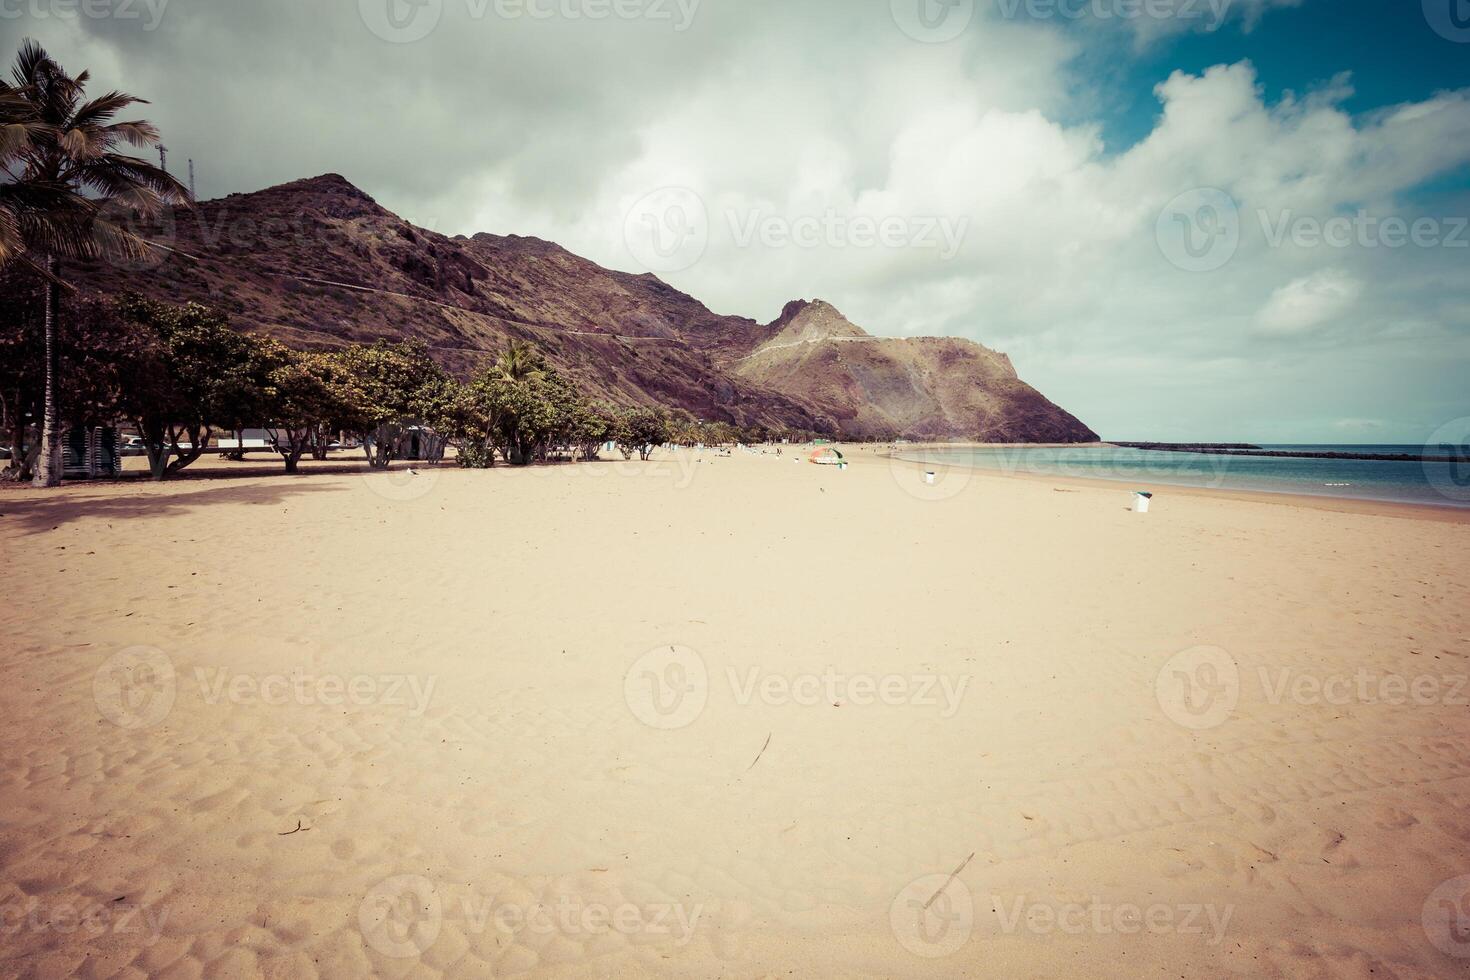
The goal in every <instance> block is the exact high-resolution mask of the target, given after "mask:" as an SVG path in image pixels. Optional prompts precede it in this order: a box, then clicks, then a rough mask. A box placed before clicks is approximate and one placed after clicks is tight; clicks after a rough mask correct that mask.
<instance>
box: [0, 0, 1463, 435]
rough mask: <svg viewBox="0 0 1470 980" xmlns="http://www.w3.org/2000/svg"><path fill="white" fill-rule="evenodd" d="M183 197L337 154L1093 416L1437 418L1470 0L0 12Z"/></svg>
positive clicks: (394, 195) (1287, 430)
mask: <svg viewBox="0 0 1470 980" xmlns="http://www.w3.org/2000/svg"><path fill="white" fill-rule="evenodd" d="M22 37H34V38H36V39H37V40H39V41H41V42H42V43H43V44H44V45H45V46H46V47H47V48H48V49H49V50H50V51H51V53H52V54H53V55H55V56H57V57H58V58H59V59H60V60H61V61H62V62H63V63H64V64H65V65H67V66H68V67H69V68H72V69H80V68H89V69H90V70H91V71H92V75H93V78H94V83H93V84H94V87H95V89H96V90H97V91H99V92H101V91H104V90H106V89H110V88H114V87H115V88H121V89H124V90H127V91H130V92H133V93H135V94H138V95H141V96H144V97H145V98H148V99H149V100H150V101H151V103H152V104H151V105H150V106H148V107H147V109H146V112H147V115H148V118H150V119H152V120H153V121H154V122H156V123H158V124H159V125H160V126H161V127H162V129H163V132H164V137H165V142H166V143H167V144H168V146H169V148H170V163H171V165H172V166H173V168H174V169H175V170H176V172H182V170H183V168H184V166H186V164H184V162H183V161H184V160H186V159H188V158H193V159H194V160H195V161H196V165H197V167H198V173H199V194H200V196H201V197H202V198H205V197H217V196H221V195H223V194H226V193H231V192H237V191H251V190H257V189H260V188H262V187H267V186H271V185H273V184H277V183H282V182H285V181H289V180H294V179H297V178H300V177H307V176H314V175H317V174H322V173H340V174H342V175H343V176H345V177H347V178H348V179H349V180H351V181H352V182H353V183H355V184H357V185H358V186H359V187H361V188H362V189H364V190H365V191H367V192H368V193H370V194H372V195H373V196H374V197H375V198H376V199H377V200H378V201H379V203H381V204H382V205H383V206H384V207H387V208H389V209H390V210H392V211H395V212H397V213H398V214H401V215H402V216H404V217H405V218H407V219H408V220H410V221H412V222H414V223H415V224H418V225H421V226H424V227H428V228H432V229H434V230H437V231H440V232H443V233H445V234H473V233H475V232H479V231H488V232H493V233H496V234H521V235H534V236H537V237H540V238H545V239H549V240H552V241H556V242H558V243H560V244H562V245H563V246H565V247H566V248H568V249H570V250H571V251H573V252H576V253H578V254H580V255H584V256H586V257H588V258H590V259H592V260H594V261H596V262H599V263H601V264H603V265H606V266H609V267H611V268H617V269H623V270H627V271H632V272H645V271H651V272H654V273H655V274H657V275H659V276H660V277H661V278H663V279H664V280H665V281H667V282H669V283H671V284H672V285H674V286H675V287H677V288H679V289H681V290H684V291H686V292H688V293H691V294H692V295H694V296H696V297H698V298H699V299H701V300H702V301H703V302H705V303H706V304H707V305H708V306H709V307H710V308H712V309H714V310H716V311H717V312H720V313H728V314H739V315H744V316H749V317H752V318H754V319H757V320H760V321H762V322H765V321H769V320H772V319H774V318H775V317H776V316H777V315H779V313H780V311H781V307H782V306H783V305H784V304H785V303H786V302H788V301H790V300H792V299H797V298H805V299H813V298H821V299H824V300H827V301H828V302H830V303H832V304H833V305H835V306H837V307H838V308H839V309H841V310H842V311H843V312H844V313H845V314H846V315H847V316H848V318H849V319H851V320H852V321H853V322H855V323H857V324H858V325H860V326H862V327H864V328H865V329H867V330H868V331H869V332H871V333H873V334H877V335H882V336H898V337H902V336H923V335H945V336H957V337H967V338H970V339H973V340H976V341H978V342H980V343H983V344H985V345H986V346H988V347H991V348H993V349H997V350H1003V351H1005V352H1007V353H1009V354H1010V355H1011V357H1012V360H1013V361H1014V363H1015V364H1016V366H1017V369H1018V370H1019V371H1020V373H1021V376H1022V377H1023V378H1024V379H1026V380H1027V381H1029V382H1031V383H1032V384H1034V385H1035V386H1036V387H1038V388H1039V389H1040V390H1041V391H1042V392H1043V393H1045V394H1046V395H1047V396H1048V397H1050V398H1051V399H1052V400H1053V401H1056V402H1057V403H1059V404H1061V405H1062V406H1063V407H1065V408H1067V409H1068V410H1070V411H1072V412H1073V413H1074V414H1076V415H1077V416H1078V417H1080V418H1081V419H1082V420H1083V421H1084V422H1086V423H1088V424H1089V425H1090V426H1092V428H1094V429H1095V430H1097V431H1098V432H1099V433H1101V434H1102V435H1103V436H1104V437H1106V438H1113V439H1154V440H1169V441H1174V440H1200V441H1249V442H1258V443H1292V442H1334V443H1339V442H1348V443H1352V442H1357V443H1422V442H1425V441H1426V440H1433V439H1434V438H1435V433H1436V432H1437V431H1438V430H1440V429H1441V428H1442V427H1444V426H1447V425H1449V426H1451V427H1452V428H1454V423H1456V421H1457V420H1463V419H1465V418H1466V417H1467V416H1470V383H1467V379H1470V275H1467V271H1470V228H1467V224H1470V220H1467V219H1470V0H1392V2H1385V0H799V2H798V0H310V2H303V0H250V2H242V0H0V41H3V42H4V48H5V49H6V50H7V51H13V50H14V49H15V48H16V47H17V46H18V43H19V41H20V39H21V38H22Z"/></svg>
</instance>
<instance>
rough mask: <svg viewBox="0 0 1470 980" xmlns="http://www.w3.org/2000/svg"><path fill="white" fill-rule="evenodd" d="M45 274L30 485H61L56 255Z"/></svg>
mask: <svg viewBox="0 0 1470 980" xmlns="http://www.w3.org/2000/svg"><path fill="white" fill-rule="evenodd" d="M46 271H47V272H49V273H50V274H51V278H50V280H49V281H47V283H46V318H45V331H46V401H45V408H44V409H43V411H42V413H41V459H40V462H39V463H38V464H37V466H36V476H35V479H34V480H32V486H37V487H59V486H61V472H62V454H61V425H60V419H59V418H58V417H57V414H56V384H57V382H58V380H59V379H58V378H57V374H58V373H59V371H58V367H59V361H60V356H59V351H58V349H57V346H58V345H57V341H56V313H57V309H56V308H57V307H58V306H60V305H61V287H60V286H59V285H57V276H59V275H60V274H61V262H60V260H58V259H57V258H56V256H55V255H48V256H46Z"/></svg>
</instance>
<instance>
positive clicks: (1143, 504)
mask: <svg viewBox="0 0 1470 980" xmlns="http://www.w3.org/2000/svg"><path fill="white" fill-rule="evenodd" d="M1153 499H1154V495H1153V494H1151V493H1149V492H1148V491H1147V490H1135V491H1134V492H1133V513H1135V514H1147V513H1148V505H1149V502H1150V501H1151V500H1153Z"/></svg>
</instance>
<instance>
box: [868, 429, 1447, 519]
mask: <svg viewBox="0 0 1470 980" xmlns="http://www.w3.org/2000/svg"><path fill="white" fill-rule="evenodd" d="M1114 445H1116V444H1115V443H1106V442H1104V443H1074V444H1070V445H1061V444H1046V445H1041V444H1034V445H1033V444H1018V443H914V444H913V445H912V447H911V448H912V449H916V450H919V451H923V450H925V449H986V448H989V449H1007V448H1025V449H1075V448H1080V447H1081V446H1100V447H1107V446H1114ZM905 451H908V450H900V451H899V452H905ZM880 458H885V459H890V460H892V461H893V462H896V463H903V464H905V465H910V466H913V467H914V468H915V469H922V468H923V467H925V466H935V465H939V466H943V465H945V464H943V463H939V464H935V463H920V462H916V461H914V460H909V459H903V458H902V457H901V456H899V455H896V454H894V453H892V452H886V451H885V452H883V453H881V454H880ZM963 469H965V470H966V471H967V472H970V473H974V474H976V475H977V476H982V477H989V478H991V479H998V480H1007V479H1021V480H1026V481H1031V482H1041V483H1046V482H1048V481H1050V482H1053V483H1062V484H1064V485H1066V486H1069V487H1090V488H1097V489H1107V490H1117V489H1119V488H1121V487H1127V486H1129V483H1130V481H1128V480H1123V479H1118V480H1108V479H1103V478H1101V477H1086V476H1072V475H1063V474H1057V475H1051V474H1046V473H1031V472H1022V471H1019V470H1018V471H1017V472H1014V473H1006V472H1003V471H1000V470H994V469H986V468H983V467H972V466H966V467H963ZM1158 485H1159V486H1161V487H1167V488H1168V492H1169V493H1170V494H1181V495H1184V496H1190V497H1213V498H1217V499H1224V500H1238V501H1257V502H1260V503H1270V504H1277V505H1283V504H1284V505H1295V506H1299V507H1307V508H1310V509H1312V510H1322V511H1328V512H1332V513H1341V514H1373V515H1378V516H1385V517H1402V518H1407V519H1411V520H1427V521H1439V522H1442V523H1451V524H1470V506H1463V507H1462V506H1456V505H1455V504H1450V503H1444V504H1430V503H1419V502H1414V501H1402V500H1375V499H1369V498H1363V497H1338V496H1333V495H1331V494H1310V493H1291V492H1289V491H1283V490H1241V489H1234V488H1229V487H1198V486H1186V485H1182V484H1173V483H1160V484H1158ZM1156 496H1157V494H1156Z"/></svg>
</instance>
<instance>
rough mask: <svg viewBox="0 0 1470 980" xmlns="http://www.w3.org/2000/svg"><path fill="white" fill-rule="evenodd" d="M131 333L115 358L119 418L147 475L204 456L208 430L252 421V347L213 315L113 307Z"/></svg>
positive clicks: (260, 397) (261, 402)
mask: <svg viewBox="0 0 1470 980" xmlns="http://www.w3.org/2000/svg"><path fill="white" fill-rule="evenodd" d="M118 309H119V311H120V313H121V314H122V316H123V317H124V318H125V319H127V320H128V321H130V322H131V323H132V324H134V325H135V326H136V327H137V328H138V329H139V334H138V341H137V343H136V344H135V346H134V347H133V349H132V350H131V351H130V352H129V354H128V356H127V357H126V358H120V359H119V362H118V363H119V370H120V373H121V378H120V384H119V387H120V389H121V398H120V404H119V406H118V408H119V414H121V415H123V416H124V417H126V418H127V419H128V420H129V421H131V422H132V423H133V425H134V426H136V427H137V429H138V433H139V435H140V436H142V438H143V444H144V449H145V451H146V452H147V454H148V466H149V469H150V470H151V471H152V473H153V478H154V479H156V480H162V479H165V478H166V477H169V476H172V475H174V474H176V473H178V472H180V471H181V470H183V469H185V468H186V467H188V466H190V465H191V464H192V463H194V462H195V461H196V460H197V459H199V457H200V456H202V455H204V452H205V450H206V449H207V448H208V444H209V440H210V437H211V436H212V435H213V434H214V432H215V430H217V429H221V430H230V429H239V428H242V427H243V426H245V425H247V424H254V423H256V422H258V421H259V415H260V412H261V411H262V410H263V408H264V406H265V405H266V401H267V392H265V391H263V390H262V387H261V374H262V371H261V359H260V353H259V346H258V342H257V341H255V340H254V339H253V338H250V337H246V336H245V335H243V334H240V333H237V332H236V331H234V330H232V329H231V328H230V326H229V324H228V322H226V320H225V318H224V317H223V316H221V315H220V314H218V313H216V312H214V311H213V310H211V309H209V308H207V307H204V306H200V305H199V304H197V303H190V304H188V305H187V306H182V307H178V306H169V305H167V304H164V303H156V302H152V301H149V300H144V299H139V298H137V297H126V298H124V299H123V300H121V301H120V302H119V303H118Z"/></svg>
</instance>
